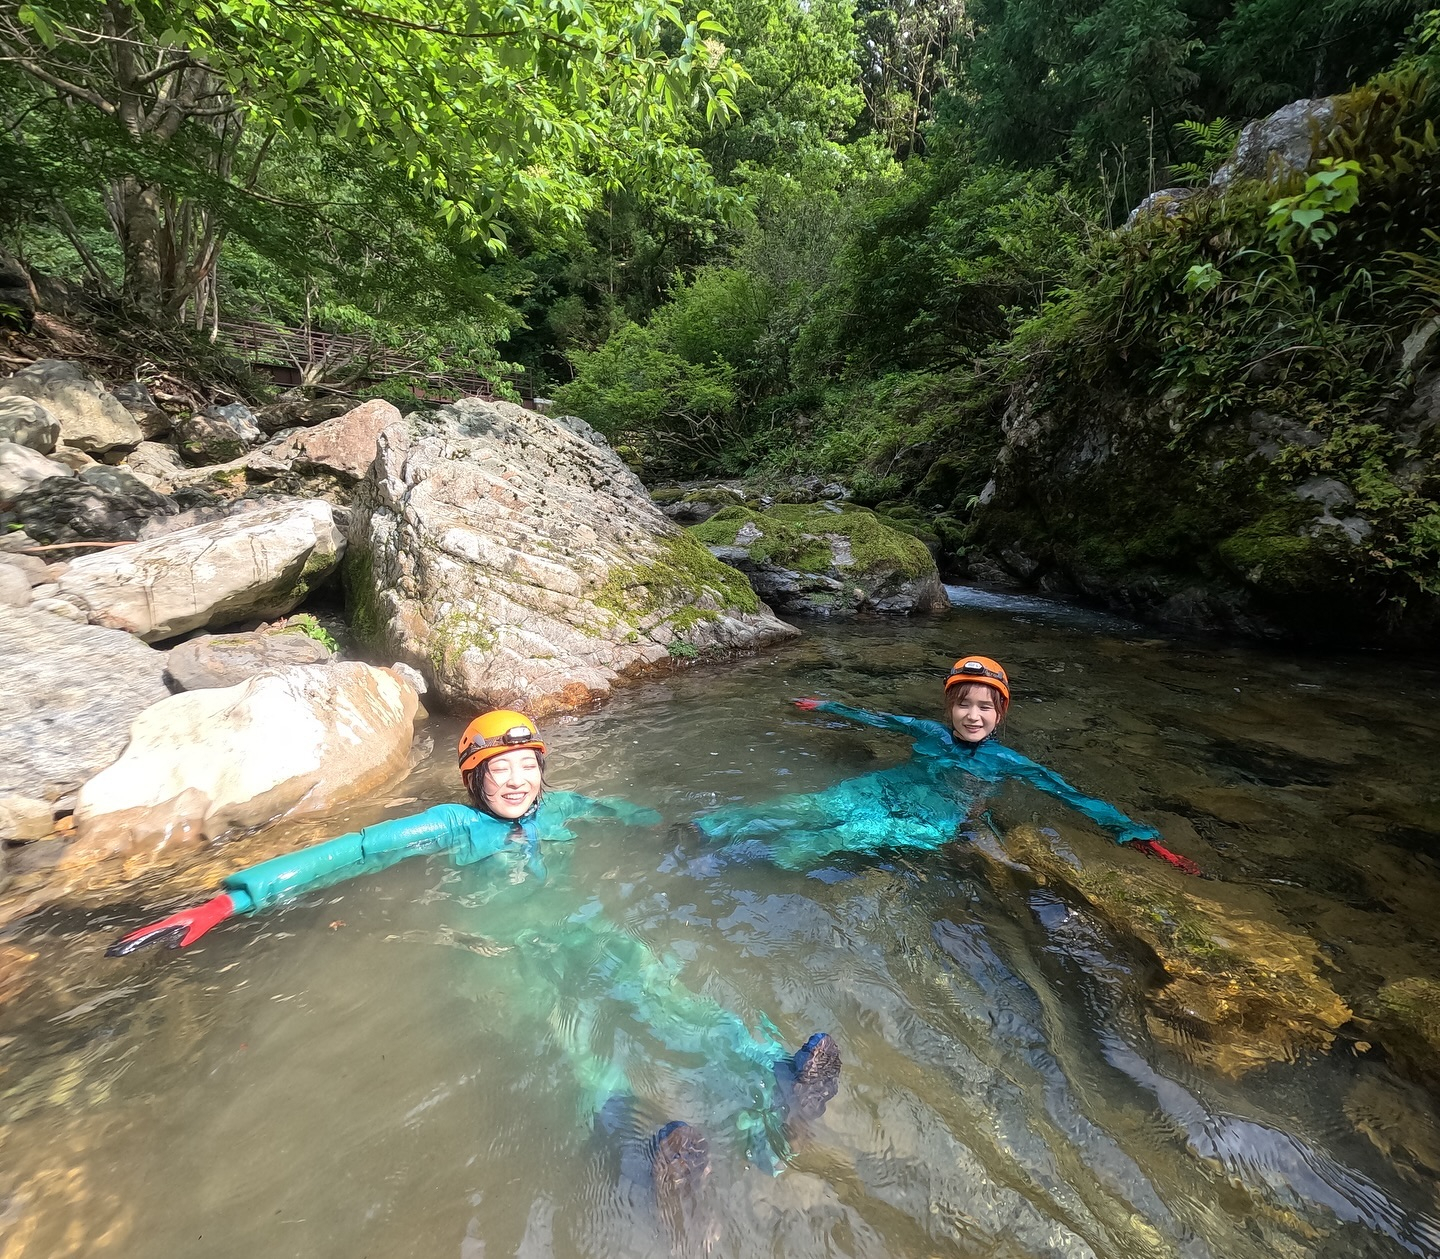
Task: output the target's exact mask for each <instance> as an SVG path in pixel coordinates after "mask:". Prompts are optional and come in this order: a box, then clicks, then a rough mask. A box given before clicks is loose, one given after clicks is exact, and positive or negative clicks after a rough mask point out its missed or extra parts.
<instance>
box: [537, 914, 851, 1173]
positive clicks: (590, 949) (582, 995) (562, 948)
mask: <svg viewBox="0 0 1440 1259" xmlns="http://www.w3.org/2000/svg"><path fill="white" fill-rule="evenodd" d="M520 951H521V954H522V956H523V957H525V958H526V959H527V961H528V962H529V963H530V966H529V969H530V970H531V972H532V976H533V978H534V980H536V981H538V982H536V984H535V991H534V993H533V994H532V995H535V996H540V995H541V992H540V990H541V989H545V990H548V991H547V992H546V994H545V995H544V997H543V998H542V999H544V1000H546V1001H547V1002H548V1004H549V1006H550V1011H549V1022H550V1025H551V1028H552V1029H553V1032H554V1035H555V1039H556V1041H557V1043H558V1044H559V1045H560V1047H561V1049H562V1051H563V1052H564V1054H565V1056H566V1058H567V1059H568V1060H569V1062H570V1066H571V1069H572V1071H573V1073H574V1075H575V1079H576V1081H577V1083H578V1084H579V1085H580V1089H581V1102H582V1108H583V1111H584V1113H585V1115H586V1117H587V1118H589V1117H592V1116H594V1115H596V1114H598V1113H600V1112H601V1111H602V1109H604V1107H605V1106H606V1104H607V1103H608V1102H610V1101H611V1099H612V1098H614V1097H615V1096H617V1095H623V1094H627V1093H629V1092H631V1091H632V1090H631V1085H630V1083H629V1080H628V1078H627V1074H626V1071H625V1069H624V1067H623V1065H622V1064H621V1063H620V1062H618V1061H617V1060H616V1057H615V1055H614V1053H613V1051H607V1050H606V1049H604V1048H603V1047H602V1046H601V1044H600V1042H601V1040H602V1030H603V1027H604V1024H605V1023H606V1021H607V1016H610V1017H613V1014H614V1012H615V1011H616V1010H617V1009H618V1010H620V1011H626V1012H628V1013H629V1014H630V1015H631V1016H632V1017H633V1018H634V1020H635V1021H636V1022H637V1023H638V1024H639V1025H640V1026H641V1027H642V1028H643V1029H644V1030H645V1032H647V1033H648V1034H649V1035H651V1036H653V1037H654V1039H655V1040H657V1041H659V1042H660V1044H661V1045H663V1046H664V1047H665V1048H666V1049H669V1050H671V1051H673V1052H675V1053H679V1054H687V1055H694V1056H696V1057H699V1058H701V1059H703V1060H704V1062H705V1063H706V1070H707V1072H709V1071H715V1070H719V1069H725V1070H728V1071H729V1072H730V1073H731V1074H732V1075H733V1076H736V1077H738V1078H739V1079H740V1080H741V1081H742V1083H743V1084H744V1086H745V1089H744V1091H745V1092H746V1093H747V1094H748V1095H749V1096H750V1097H751V1098H752V1099H754V1102H755V1104H754V1105H753V1106H751V1107H749V1108H747V1109H746V1110H745V1111H744V1112H743V1113H742V1115H741V1116H740V1117H739V1121H738V1126H739V1127H740V1128H741V1130H742V1131H744V1132H746V1133H748V1134H749V1136H750V1154H751V1157H752V1158H753V1159H754V1160H755V1161H756V1162H758V1163H759V1164H760V1165H761V1166H764V1167H767V1168H770V1169H772V1170H773V1169H774V1168H776V1167H777V1166H778V1165H780V1164H782V1163H783V1162H784V1160H785V1159H786V1158H787V1157H788V1147H787V1146H786V1144H785V1140H784V1136H783V1129H784V1127H785V1123H786V1117H787V1114H788V1113H789V1112H790V1111H791V1110H794V1111H795V1112H796V1113H797V1115H800V1116H801V1117H803V1118H805V1119H812V1118H816V1117H818V1116H819V1115H820V1114H821V1113H822V1112H823V1111H824V1108H825V1104H826V1103H827V1102H828V1101H829V1100H830V1099H831V1098H832V1097H834V1095H835V1089H836V1087H837V1085H836V1081H837V1078H838V1074H839V1065H840V1058H839V1053H838V1051H837V1050H836V1049H835V1047H834V1042H833V1041H832V1040H831V1038H830V1037H829V1036H826V1035H824V1034H817V1035H816V1036H812V1037H811V1038H810V1041H809V1042H807V1044H806V1046H805V1047H804V1048H803V1049H802V1050H801V1051H800V1052H799V1053H798V1054H795V1055H791V1054H789V1053H788V1052H787V1051H786V1049H785V1047H784V1046H783V1045H782V1044H781V1042H780V1040H779V1039H778V1037H777V1036H775V1035H773V1034H772V1031H773V1029H771V1028H770V1024H769V1022H768V1020H763V1017H762V1027H761V1030H760V1031H759V1032H758V1033H755V1032H752V1031H751V1030H750V1028H749V1027H748V1026H747V1024H746V1023H745V1020H744V1019H742V1018H741V1017H740V1016H739V1015H738V1014H736V1013H735V1012H734V1011H732V1010H728V1009H726V1008H725V1007H724V1006H722V1005H721V1004H720V1003H719V1002H717V1001H715V1000H714V999H712V998H710V997H707V996H704V995H703V994H700V993H696V992H693V991H691V990H690V989H689V988H687V987H686V986H685V985H684V984H683V983H682V982H681V981H680V978H679V971H680V966H679V963H678V962H675V961H673V960H670V959H666V958H662V957H660V956H658V955H657V954H656V953H655V952H654V951H653V950H652V949H651V948H650V947H649V946H648V945H647V944H646V943H645V942H644V941H643V940H640V939H637V938H635V937H633V936H630V935H627V934H625V933H624V932H621V931H618V930H616V929H614V928H613V927H610V926H608V925H606V924H604V923H599V922H596V921H594V920H593V919H583V920H579V921H577V920H574V919H572V920H571V921H570V922H568V923H566V924H565V925H564V926H563V927H562V928H561V929H560V931H559V932H558V933H556V934H554V935H546V936H542V935H540V934H539V933H529V934H527V936H525V937H524V938H522V940H521V941H520ZM757 1068H758V1070H757ZM781 1076H783V1078H784V1084H783V1085H781V1083H780V1079H779V1078H778V1077H781ZM731 1104H732V1105H733V1102H732V1103H731ZM669 1127H670V1125H667V1128H669ZM662 1131H663V1130H662Z"/></svg>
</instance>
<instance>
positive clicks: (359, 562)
mask: <svg viewBox="0 0 1440 1259" xmlns="http://www.w3.org/2000/svg"><path fill="white" fill-rule="evenodd" d="M340 579H341V581H342V582H343V584H344V587H345V620H346V623H347V624H348V625H349V626H350V632H351V633H352V634H354V635H355V641H356V642H358V643H359V644H360V645H361V646H363V647H378V646H379V645H380V642H381V638H382V630H383V628H384V625H383V622H382V620H381V617H380V610H379V608H378V607H377V606H376V602H375V596H376V593H377V592H376V588H375V564H374V559H373V557H372V556H371V554H370V551H369V550H368V549H367V548H365V547H360V546H354V545H352V546H351V547H350V549H349V550H347V551H346V552H345V558H344V559H343V560H342V561H341V562H340Z"/></svg>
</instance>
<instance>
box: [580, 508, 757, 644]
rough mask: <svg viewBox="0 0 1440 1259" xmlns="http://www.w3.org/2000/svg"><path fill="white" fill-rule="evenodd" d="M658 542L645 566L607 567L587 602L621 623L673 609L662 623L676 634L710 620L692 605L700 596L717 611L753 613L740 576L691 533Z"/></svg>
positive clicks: (753, 600)
mask: <svg viewBox="0 0 1440 1259" xmlns="http://www.w3.org/2000/svg"><path fill="white" fill-rule="evenodd" d="M729 510H741V511H743V510H744V509H743V508H738V509H729ZM736 527H737V528H738V526H736ZM659 543H660V554H659V555H658V556H657V557H656V558H655V559H653V560H651V561H650V562H649V563H645V564H636V565H633V566H630V567H616V568H612V569H611V570H610V575H609V576H608V577H607V578H606V579H605V581H604V583H603V584H602V585H601V586H600V588H599V589H598V590H597V591H596V592H595V593H594V594H593V595H591V601H592V602H593V603H594V604H595V605H596V606H597V607H600V608H603V609H604V610H605V611H606V612H609V613H610V614H611V615H612V616H614V617H616V618H617V619H618V620H621V621H633V620H643V619H645V618H647V617H651V616H654V615H656V614H657V613H660V612H662V611H664V610H665V609H674V610H673V611H671V612H669V614H668V615H666V617H665V621H666V623H667V624H668V625H670V627H671V628H672V629H674V630H675V631H676V632H677V633H680V632H683V631H684V630H686V629H689V628H690V627H691V626H693V625H696V624H698V623H699V622H701V621H709V620H714V618H715V616H716V615H717V613H716V611H715V610H714V609H707V608H704V607H701V606H698V601H699V600H700V599H701V598H702V597H703V596H704V595H705V593H706V592H709V594H710V595H711V597H712V599H713V600H714V602H715V603H716V604H718V605H719V607H722V608H733V609H735V610H738V611H741V612H755V611H758V610H759V607H760V600H759V599H758V598H757V597H756V595H755V591H754V590H752V589H751V587H750V583H749V581H748V580H746V578H745V575H744V574H743V573H741V572H739V571H738V570H736V569H733V568H731V567H730V566H729V565H727V564H722V563H721V562H720V561H719V560H717V559H716V558H715V557H714V556H713V555H711V554H710V552H709V551H708V550H706V549H705V547H704V545H703V544H702V543H701V542H700V541H697V540H696V539H695V538H694V537H693V536H691V534H689V533H684V532H682V533H679V534H676V535H674V536H673V537H668V538H660V539H659Z"/></svg>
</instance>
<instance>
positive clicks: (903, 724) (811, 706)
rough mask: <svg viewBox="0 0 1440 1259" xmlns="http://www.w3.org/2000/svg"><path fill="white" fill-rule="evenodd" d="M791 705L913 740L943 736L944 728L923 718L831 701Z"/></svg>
mask: <svg viewBox="0 0 1440 1259" xmlns="http://www.w3.org/2000/svg"><path fill="white" fill-rule="evenodd" d="M791 703H793V704H794V705H795V707H796V708H803V709H805V711H806V712H815V713H827V714H829V715H830V716H832V717H843V718H844V719H845V720H846V721H856V722H859V723H860V724H861V725H862V726H874V727H875V729H877V730H894V731H896V732H897V733H899V734H908V735H910V736H911V738H915V739H934V738H943V737H944V736H945V733H946V731H945V727H944V726H942V725H941V724H940V723H939V722H938V721H927V720H926V719H925V718H924V717H901V716H899V715H897V714H895V713H872V712H870V711H869V709H866V708H851V707H850V705H849V704H840V703H837V702H836V701H835V700H833V699H797V700H792V701H791Z"/></svg>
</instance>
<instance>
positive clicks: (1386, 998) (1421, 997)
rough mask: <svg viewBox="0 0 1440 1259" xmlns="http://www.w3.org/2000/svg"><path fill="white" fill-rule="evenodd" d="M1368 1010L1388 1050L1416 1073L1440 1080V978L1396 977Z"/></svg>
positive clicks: (1378, 1036) (1376, 1031)
mask: <svg viewBox="0 0 1440 1259" xmlns="http://www.w3.org/2000/svg"><path fill="white" fill-rule="evenodd" d="M1367 1013H1368V1014H1370V1015H1371V1021H1372V1023H1373V1024H1374V1028H1375V1036H1376V1039H1377V1040H1379V1041H1380V1043H1381V1044H1383V1045H1384V1046H1385V1048H1386V1049H1388V1050H1389V1051H1390V1052H1391V1053H1392V1054H1394V1055H1395V1057H1397V1058H1399V1059H1400V1060H1401V1061H1402V1062H1403V1063H1404V1064H1405V1065H1406V1066H1407V1067H1409V1068H1410V1070H1411V1071H1413V1072H1414V1073H1415V1074H1416V1075H1419V1076H1422V1077H1425V1078H1427V1079H1429V1080H1431V1081H1440V980H1435V979H1429V978H1426V977H1424V976H1419V975H1417V976H1413V977H1411V978H1409V979H1397V980H1392V981H1391V982H1390V983H1387V984H1385V985H1384V986H1383V987H1382V988H1381V989H1380V991H1379V992H1378V993H1376V995H1375V1001H1374V1007H1373V1009H1371V1010H1369V1011H1367Z"/></svg>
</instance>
